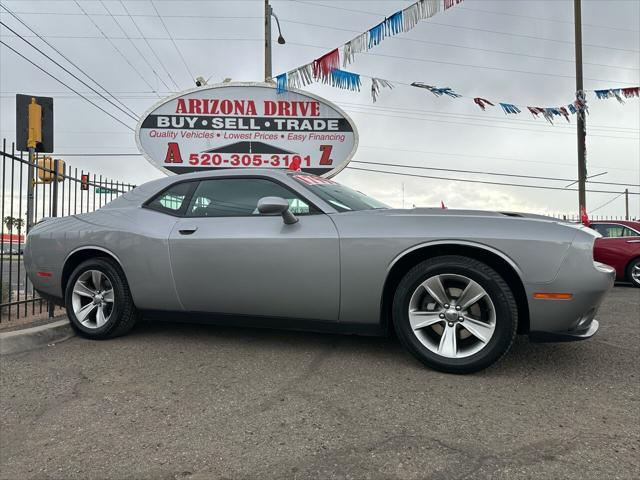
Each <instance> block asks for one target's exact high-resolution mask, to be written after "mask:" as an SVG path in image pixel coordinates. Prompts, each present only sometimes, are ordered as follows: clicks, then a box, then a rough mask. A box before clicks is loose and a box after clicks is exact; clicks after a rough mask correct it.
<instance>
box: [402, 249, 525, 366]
mask: <svg viewBox="0 0 640 480" xmlns="http://www.w3.org/2000/svg"><path fill="white" fill-rule="evenodd" d="M393 324H394V328H395V330H396V333H397V335H398V338H399V339H400V341H401V342H402V344H403V345H404V346H405V348H407V350H409V352H410V353H411V354H413V355H414V356H415V357H416V358H417V359H418V360H420V361H421V362H423V363H424V364H425V365H427V366H429V367H431V368H433V369H435V370H440V371H443V372H448V373H471V372H475V371H478V370H481V369H483V368H486V367H488V366H489V365H491V364H493V363H495V362H497V361H498V360H499V359H500V358H501V357H502V356H503V355H505V354H506V353H507V351H508V350H509V348H510V347H511V345H512V343H513V341H514V338H515V335H516V330H517V326H518V309H517V305H516V300H515V297H514V295H513V292H512V291H511V289H510V288H509V286H508V285H507V283H506V282H505V281H504V279H503V278H502V277H501V276H500V275H499V274H498V273H497V272H496V271H495V270H493V269H492V268H491V267H489V266H488V265H486V264H485V263H483V262H480V261H478V260H475V259H473V258H469V257H464V256H458V255H446V256H441V257H435V258H432V259H429V260H425V261H423V262H421V263H419V264H418V265H416V266H415V267H413V268H412V269H411V270H410V271H409V272H408V273H407V274H406V275H405V276H404V277H403V279H402V280H401V281H400V283H399V284H398V287H397V288H396V292H395V295H394V299H393Z"/></svg>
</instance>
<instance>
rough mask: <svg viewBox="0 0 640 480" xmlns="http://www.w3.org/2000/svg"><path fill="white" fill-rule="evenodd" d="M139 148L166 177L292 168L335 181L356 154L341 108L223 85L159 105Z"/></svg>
mask: <svg viewBox="0 0 640 480" xmlns="http://www.w3.org/2000/svg"><path fill="white" fill-rule="evenodd" d="M136 143H137V145H138V149H139V150H140V152H141V153H142V154H143V156H144V157H145V158H146V159H147V160H148V161H149V162H150V163H151V164H152V165H154V166H156V167H157V168H159V169H161V170H162V171H164V172H165V173H177V174H180V173H188V172H195V171H202V170H219V169H230V168H249V169H250V168H284V169H286V168H289V167H290V166H291V165H300V169H301V170H302V171H303V172H307V173H313V174H316V175H322V176H325V177H328V178H330V177H332V176H334V175H336V174H337V173H338V172H340V171H341V170H342V169H343V168H345V167H346V166H347V164H348V163H349V161H350V160H351V158H352V157H353V155H354V153H355V151H356V148H357V146H358V132H357V130H356V127H355V124H354V123H353V121H352V120H351V119H350V118H349V117H348V115H347V114H346V113H345V112H343V111H342V110H341V109H340V107H338V106H337V105H334V104H332V103H330V102H328V101H326V100H324V99H321V98H319V97H317V96H315V95H312V94H309V93H305V92H302V91H299V90H294V89H292V90H288V91H287V92H284V93H277V91H276V88H275V86H273V85H271V84H268V83H224V84H220V85H211V86H207V87H205V88H196V89H192V90H188V91H186V92H182V93H179V94H176V95H173V96H171V97H169V98H167V99H164V100H162V101H160V102H159V103H158V104H156V105H155V106H153V107H152V108H151V109H149V110H148V111H147V112H146V114H145V115H143V116H142V118H141V120H140V122H139V123H138V126H137V128H136Z"/></svg>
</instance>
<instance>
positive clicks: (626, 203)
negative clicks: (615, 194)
mask: <svg viewBox="0 0 640 480" xmlns="http://www.w3.org/2000/svg"><path fill="white" fill-rule="evenodd" d="M624 219H625V220H629V189H628V188H625V189H624Z"/></svg>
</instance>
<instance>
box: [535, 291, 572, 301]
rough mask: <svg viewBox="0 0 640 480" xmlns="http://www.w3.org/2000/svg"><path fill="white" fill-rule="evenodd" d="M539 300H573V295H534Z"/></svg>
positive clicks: (541, 293) (540, 293)
mask: <svg viewBox="0 0 640 480" xmlns="http://www.w3.org/2000/svg"><path fill="white" fill-rule="evenodd" d="M533 298H536V299H538V300H571V298H573V293H552V292H538V293H534V294H533Z"/></svg>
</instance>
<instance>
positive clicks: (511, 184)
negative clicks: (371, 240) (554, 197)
mask: <svg viewBox="0 0 640 480" xmlns="http://www.w3.org/2000/svg"><path fill="white" fill-rule="evenodd" d="M347 168H348V169H350V170H358V171H362V172H373V173H386V174H388V175H401V176H404V177H416V178H429V179H432V180H448V181H451V182H464V183H481V184H485V185H499V186H506V187H520V188H537V189H541V190H561V191H563V192H577V191H578V189H577V188H562V187H549V186H545V185H525V184H521V183H506V182H490V181H485V180H470V179H467V178H448V177H437V176H432V175H418V174H417V173H403V172H391V171H388V170H375V169H369V168H360V167H351V166H347ZM587 192H590V193H620V192H616V191H611V190H587ZM629 195H640V193H636V192H629Z"/></svg>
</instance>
